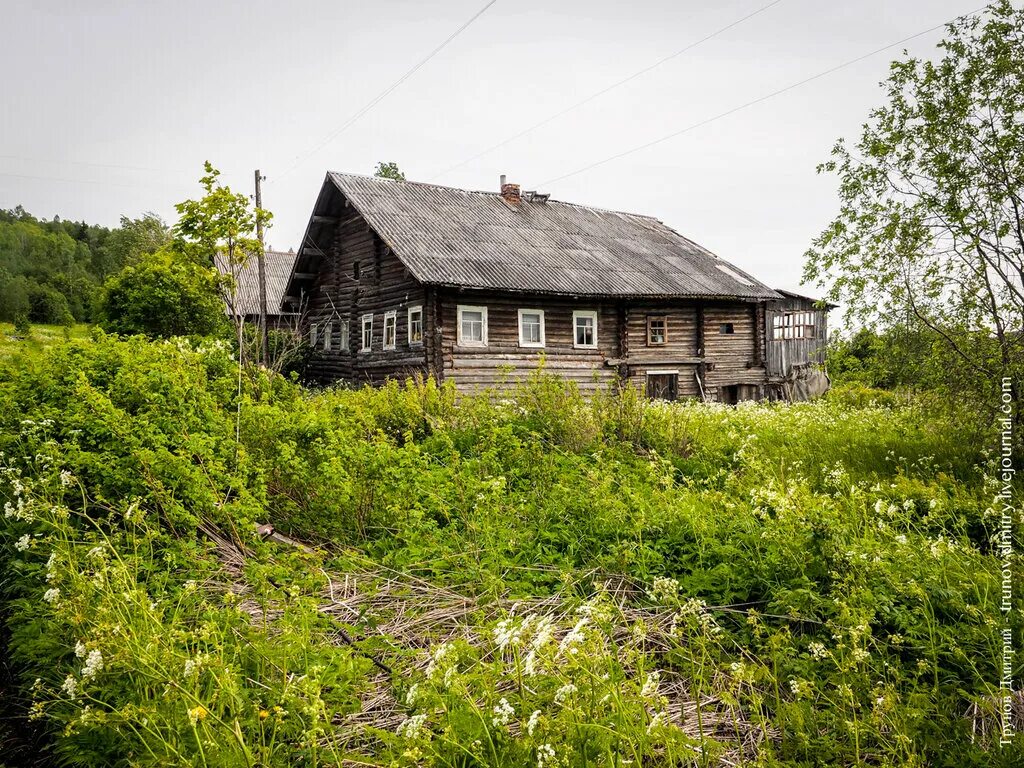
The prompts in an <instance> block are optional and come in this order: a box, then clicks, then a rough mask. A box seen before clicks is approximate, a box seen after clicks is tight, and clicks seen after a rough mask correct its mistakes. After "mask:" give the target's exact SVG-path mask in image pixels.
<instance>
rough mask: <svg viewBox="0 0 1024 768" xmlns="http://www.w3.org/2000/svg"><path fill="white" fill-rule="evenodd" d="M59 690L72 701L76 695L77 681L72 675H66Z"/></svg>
mask: <svg viewBox="0 0 1024 768" xmlns="http://www.w3.org/2000/svg"><path fill="white" fill-rule="evenodd" d="M61 690H62V691H64V693H66V694H67V695H68V696H70V697H71V698H72V699H73V698H75V695H76V694H77V693H78V681H77V680H76V679H75V676H74V675H68V676H67V677H65V678H64V685H62V686H61Z"/></svg>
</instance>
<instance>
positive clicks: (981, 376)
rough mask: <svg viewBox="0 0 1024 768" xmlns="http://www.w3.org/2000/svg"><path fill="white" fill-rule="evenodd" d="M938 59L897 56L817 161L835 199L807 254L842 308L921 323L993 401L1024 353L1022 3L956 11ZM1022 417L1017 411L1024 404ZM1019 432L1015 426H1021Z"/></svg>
mask: <svg viewBox="0 0 1024 768" xmlns="http://www.w3.org/2000/svg"><path fill="white" fill-rule="evenodd" d="M938 47H939V51H940V53H939V55H938V57H937V59H936V60H931V61H930V60H923V59H918V58H913V57H909V56H906V57H905V58H903V59H902V60H900V61H896V62H894V63H893V64H892V66H891V70H890V74H889V77H888V79H887V80H886V81H885V82H884V83H883V84H882V85H883V88H884V90H885V95H886V102H885V104H884V105H883V106H880V107H878V108H877V109H875V110H873V111H872V112H871V113H870V115H869V119H868V121H867V123H866V124H865V125H864V128H863V132H862V134H861V136H860V138H859V139H858V140H857V142H856V144H854V145H852V146H850V145H848V144H847V142H845V141H843V140H840V141H839V142H838V143H837V144H836V146H835V148H834V149H833V152H832V158H831V159H830V160H829V161H828V162H826V163H824V164H823V165H821V166H820V167H819V172H825V173H833V174H835V175H836V176H837V177H838V180H839V198H840V210H839V213H838V215H837V216H836V218H835V220H834V221H833V222H832V223H831V224H829V225H828V227H827V228H826V229H825V230H824V232H822V234H821V235H820V236H819V237H818V238H817V239H816V240H815V241H814V244H813V246H812V248H811V249H810V250H809V251H808V253H807V255H806V266H805V271H804V278H805V280H806V281H813V282H817V283H818V284H819V285H822V286H826V287H827V288H828V289H829V291H828V293H829V296H830V298H831V299H832V300H835V301H841V302H843V303H845V304H846V305H847V307H848V314H849V316H850V317H851V319H853V320H855V321H859V322H860V323H863V324H866V325H870V326H875V327H881V328H882V329H885V328H886V327H892V326H893V325H896V324H900V323H903V324H908V325H913V326H916V327H917V328H918V329H920V330H922V331H924V332H925V333H927V334H930V335H932V336H934V337H935V339H936V340H938V341H940V342H941V344H942V345H943V346H944V347H945V348H946V349H947V350H948V352H949V353H950V354H949V358H950V359H951V360H952V361H953V362H952V364H953V365H955V366H957V367H958V368H959V369H960V371H961V373H962V374H963V380H964V381H972V382H975V386H976V387H979V388H981V389H982V390H988V389H989V388H990V391H983V392H978V393H975V394H976V395H978V397H979V399H980V400H982V401H984V402H987V403H989V405H994V404H995V402H996V401H995V399H994V397H996V396H997V395H998V391H999V386H1000V382H1001V380H1002V378H1003V377H1009V378H1010V379H1011V381H1012V393H1013V399H1014V401H1019V399H1020V393H1021V386H1022V376H1021V372H1022V367H1024V360H1022V358H1024V335H1022V328H1024V11H1021V10H1019V9H1016V8H1014V7H1013V5H1012V4H1011V3H1010V2H1007V1H1006V0H1000V2H996V3H994V4H993V5H991V6H989V7H988V8H987V9H986V10H985V11H984V12H983V13H981V14H974V15H969V16H967V17H962V18H960V19H959V20H957V21H955V22H953V23H951V24H950V25H949V26H948V29H947V35H946V37H945V39H944V40H943V41H942V42H940V43H939V46H938ZM1015 410H1017V411H1018V413H1017V423H1018V425H1019V424H1021V414H1020V412H1019V409H1015ZM1018 435H1020V430H1018Z"/></svg>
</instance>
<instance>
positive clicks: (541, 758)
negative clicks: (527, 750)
mask: <svg viewBox="0 0 1024 768" xmlns="http://www.w3.org/2000/svg"><path fill="white" fill-rule="evenodd" d="M554 762H555V748H554V747H552V746H551V745H550V744H541V745H540V746H539V747H537V768H544V766H546V765H550V764H551V763H554Z"/></svg>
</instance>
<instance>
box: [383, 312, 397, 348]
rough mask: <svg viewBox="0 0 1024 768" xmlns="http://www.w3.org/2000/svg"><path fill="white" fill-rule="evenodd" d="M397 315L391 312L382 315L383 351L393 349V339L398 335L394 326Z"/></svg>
mask: <svg viewBox="0 0 1024 768" xmlns="http://www.w3.org/2000/svg"><path fill="white" fill-rule="evenodd" d="M397 315H398V313H397V312H395V311H394V310H392V311H391V312H385V313H384V349H394V348H395V337H396V336H397V335H398V332H397V331H396V326H397V324H398V320H397Z"/></svg>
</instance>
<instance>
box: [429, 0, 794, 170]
mask: <svg viewBox="0 0 1024 768" xmlns="http://www.w3.org/2000/svg"><path fill="white" fill-rule="evenodd" d="M781 2H782V0H773V2H770V3H768V4H767V5H762V6H761V7H760V8H758V9H757V10H756V11H753V12H752V13H748V14H747V15H746V16H743V17H742V18H739V19H737V20H736V21H734V22H732V23H730V24H727V25H725V26H724V27H722V28H720V29H716V30H715V31H714V32H712V33H710V34H708V35H706V36H704V37H702V38H701V39H700V40H697V41H696V42H693V43H690V44H689V45H687V46H686V47H684V48H680V49H679V50H678V51H676V52H675V53H670V54H669V55H668V56H665V57H664V58H662V59H659V60H658V61H656V62H654V63H653V64H650V65H648V66H646V67H644V68H643V69H639V70H637V71H636V72H634V73H633V74H631V75H628V76H627V77H624V78H622V79H621V80H618V81H616V82H614V83H612V84H611V85H609V86H607V87H605V88H602V89H601V90H599V91H595V92H594V93H592V94H590V95H589V96H587V97H586V98H584V99H581V100H580V101H577V102H576V103H574V104H571V105H570V106H568V107H566V108H565V109H562V110H559V111H558V112H555V113H554V114H552V115H549V116H548V117H545V118H544V119H543V120H541V121H540V122H537V123H534V124H533V125H531V126H530V127H529V128H524V129H523V130H521V131H520V132H519V133H517V134H515V135H513V136H509V137H508V138H507V139H504V140H503V141H499V142H498V143H497V144H493V145H491V146H490V147H488V148H487V149H484V150H481V151H480V152H477V153H476V154H475V155H473V156H472V157H470V158H467V159H466V160H463V161H462V162H460V163H456V164H455V165H453V166H450V167H449V168H446V169H445V170H443V171H441V172H440V173H436V174H434V176H432V177H431V178H430V181H434V180H435V179H438V178H440V177H441V176H446V175H447V174H449V173H451V172H452V171H454V170H456V169H458V168H461V167H462V166H464V165H468V164H469V163H471V162H473V161H474V160H477V159H479V158H481V157H483V156H484V155H489V154H490V153H491V152H493V151H494V150H496V149H500V148H501V147H504V146H505V145H506V144H511V143H512V142H513V141H515V140H516V139H521V138H522V137H523V136H525V135H526V134H528V133H532V132H533V131H535V130H537V129H538V128H541V127H543V126H545V125H547V124H548V123H550V122H552V121H554V120H557V119H558V118H560V117H562V116H563V115H567V114H569V113H570V112H572V111H573V110H576V109H579V108H580V107H582V106H583V105H584V104H589V103H590V102H591V101H593V100H594V99H596V98H599V97H601V96H604V95H605V94H606V93H609V92H610V91H614V90H615V89H616V88H619V87H621V86H623V85H625V84H626V83H628V82H630V81H632V80H635V79H636V78H638V77H640V76H641V75H646V74H647V73H648V72H650V71H651V70H653V69H657V68H658V67H660V66H661V65H662V64H666V63H668V62H669V61H671V60H672V59H675V58H678V57H679V56H682V55H683V54H684V53H686V52H687V51H692V50H693V49H694V48H696V47H697V46H699V45H703V44H704V43H706V42H707V41H708V40H711V39H712V38H715V37H718V35H720V34H722V33H723V32H728V31H729V30H730V29H732V28H733V27H736V26H739V25H740V24H742V23H743V22H745V21H748V20H749V19H752V18H754V17H755V16H757V15H758V14H761V13H764V12H765V11H767V10H768V9H769V8H771V7H772V6H775V5H778V4H779V3H781Z"/></svg>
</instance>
